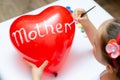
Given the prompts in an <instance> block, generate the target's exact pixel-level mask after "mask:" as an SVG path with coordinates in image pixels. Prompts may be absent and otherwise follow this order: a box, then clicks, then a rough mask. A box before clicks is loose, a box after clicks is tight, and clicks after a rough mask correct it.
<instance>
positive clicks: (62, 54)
mask: <svg viewBox="0 0 120 80" xmlns="http://www.w3.org/2000/svg"><path fill="white" fill-rule="evenodd" d="M74 32H75V23H74V20H73V18H72V15H71V13H70V12H69V11H68V10H67V9H66V8H64V7H62V6H57V5H56V6H50V7H48V8H46V9H45V10H44V11H42V12H41V13H39V14H37V15H23V16H21V17H19V18H17V19H16V20H15V21H14V22H13V23H12V25H11V27H10V39H11V41H12V43H13V45H14V46H15V47H16V48H17V50H18V51H19V52H20V53H21V54H22V55H23V57H24V58H25V59H26V60H28V61H30V62H32V63H33V64H35V65H36V66H38V67H39V66H40V65H41V64H42V63H43V62H44V61H45V60H48V61H49V64H48V66H47V67H46V69H45V70H46V71H50V72H56V71H58V70H59V69H60V66H61V65H62V64H61V63H62V62H64V59H65V58H66V56H67V55H68V52H69V50H70V47H71V44H72V41H73V37H74Z"/></svg>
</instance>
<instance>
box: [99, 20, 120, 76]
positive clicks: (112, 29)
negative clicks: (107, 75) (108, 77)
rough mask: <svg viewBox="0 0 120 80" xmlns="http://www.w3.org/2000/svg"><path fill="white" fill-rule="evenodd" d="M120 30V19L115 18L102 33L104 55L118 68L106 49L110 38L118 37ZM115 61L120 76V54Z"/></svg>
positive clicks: (109, 62)
mask: <svg viewBox="0 0 120 80" xmlns="http://www.w3.org/2000/svg"><path fill="white" fill-rule="evenodd" d="M119 32H120V19H113V20H112V21H111V22H110V23H109V24H108V25H107V26H106V33H105V34H102V35H101V49H102V52H103V54H102V55H103V57H104V58H105V60H106V61H107V62H108V64H110V65H111V66H113V67H114V68H116V66H115V63H114V60H113V59H111V58H110V57H109V56H108V55H107V53H106V50H105V47H106V45H107V43H108V41H109V40H110V39H116V37H117V35H118V33H119ZM115 62H116V64H117V68H116V70H117V73H116V74H117V76H118V77H119V78H120V56H119V57H117V58H116V59H115Z"/></svg>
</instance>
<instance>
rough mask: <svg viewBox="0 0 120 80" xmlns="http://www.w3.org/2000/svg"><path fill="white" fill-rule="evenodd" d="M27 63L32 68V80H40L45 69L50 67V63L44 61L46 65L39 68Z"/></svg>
mask: <svg viewBox="0 0 120 80" xmlns="http://www.w3.org/2000/svg"><path fill="white" fill-rule="evenodd" d="M27 63H28V64H29V65H30V66H31V67H32V80H40V78H41V76H42V74H43V71H44V69H45V67H46V66H47V65H48V61H47V60H46V61H44V63H43V64H42V65H41V66H40V67H37V66H36V65H34V64H32V63H30V62H28V61H27Z"/></svg>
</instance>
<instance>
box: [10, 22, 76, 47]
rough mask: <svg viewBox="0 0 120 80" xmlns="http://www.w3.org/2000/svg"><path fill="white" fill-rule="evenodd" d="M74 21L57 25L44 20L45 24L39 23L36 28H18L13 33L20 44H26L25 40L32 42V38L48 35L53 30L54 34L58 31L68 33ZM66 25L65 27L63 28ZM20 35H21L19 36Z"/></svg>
mask: <svg viewBox="0 0 120 80" xmlns="http://www.w3.org/2000/svg"><path fill="white" fill-rule="evenodd" d="M73 23H74V21H72V22H71V23H65V24H64V25H62V24H61V23H57V24H56V25H55V26H53V25H51V24H47V21H44V22H43V26H40V25H39V24H35V27H34V30H31V31H29V32H28V31H26V30H25V28H20V29H19V30H16V31H15V32H13V33H12V36H13V37H14V39H15V42H16V44H17V45H18V46H20V43H21V44H24V42H30V40H35V39H36V38H37V37H45V36H46V35H48V34H49V32H51V33H52V34H57V33H63V32H64V33H67V32H68V30H71V29H72V28H71V25H72V24H73ZM63 27H64V28H63ZM43 28H44V30H45V31H44V33H42V29H43ZM18 36H19V37H18Z"/></svg>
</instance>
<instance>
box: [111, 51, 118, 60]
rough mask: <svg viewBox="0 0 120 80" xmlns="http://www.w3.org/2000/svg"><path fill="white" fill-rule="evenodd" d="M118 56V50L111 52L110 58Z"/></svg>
mask: <svg viewBox="0 0 120 80" xmlns="http://www.w3.org/2000/svg"><path fill="white" fill-rule="evenodd" d="M118 56H119V52H118V51H117V52H115V53H112V54H111V57H112V58H117V57H118Z"/></svg>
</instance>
